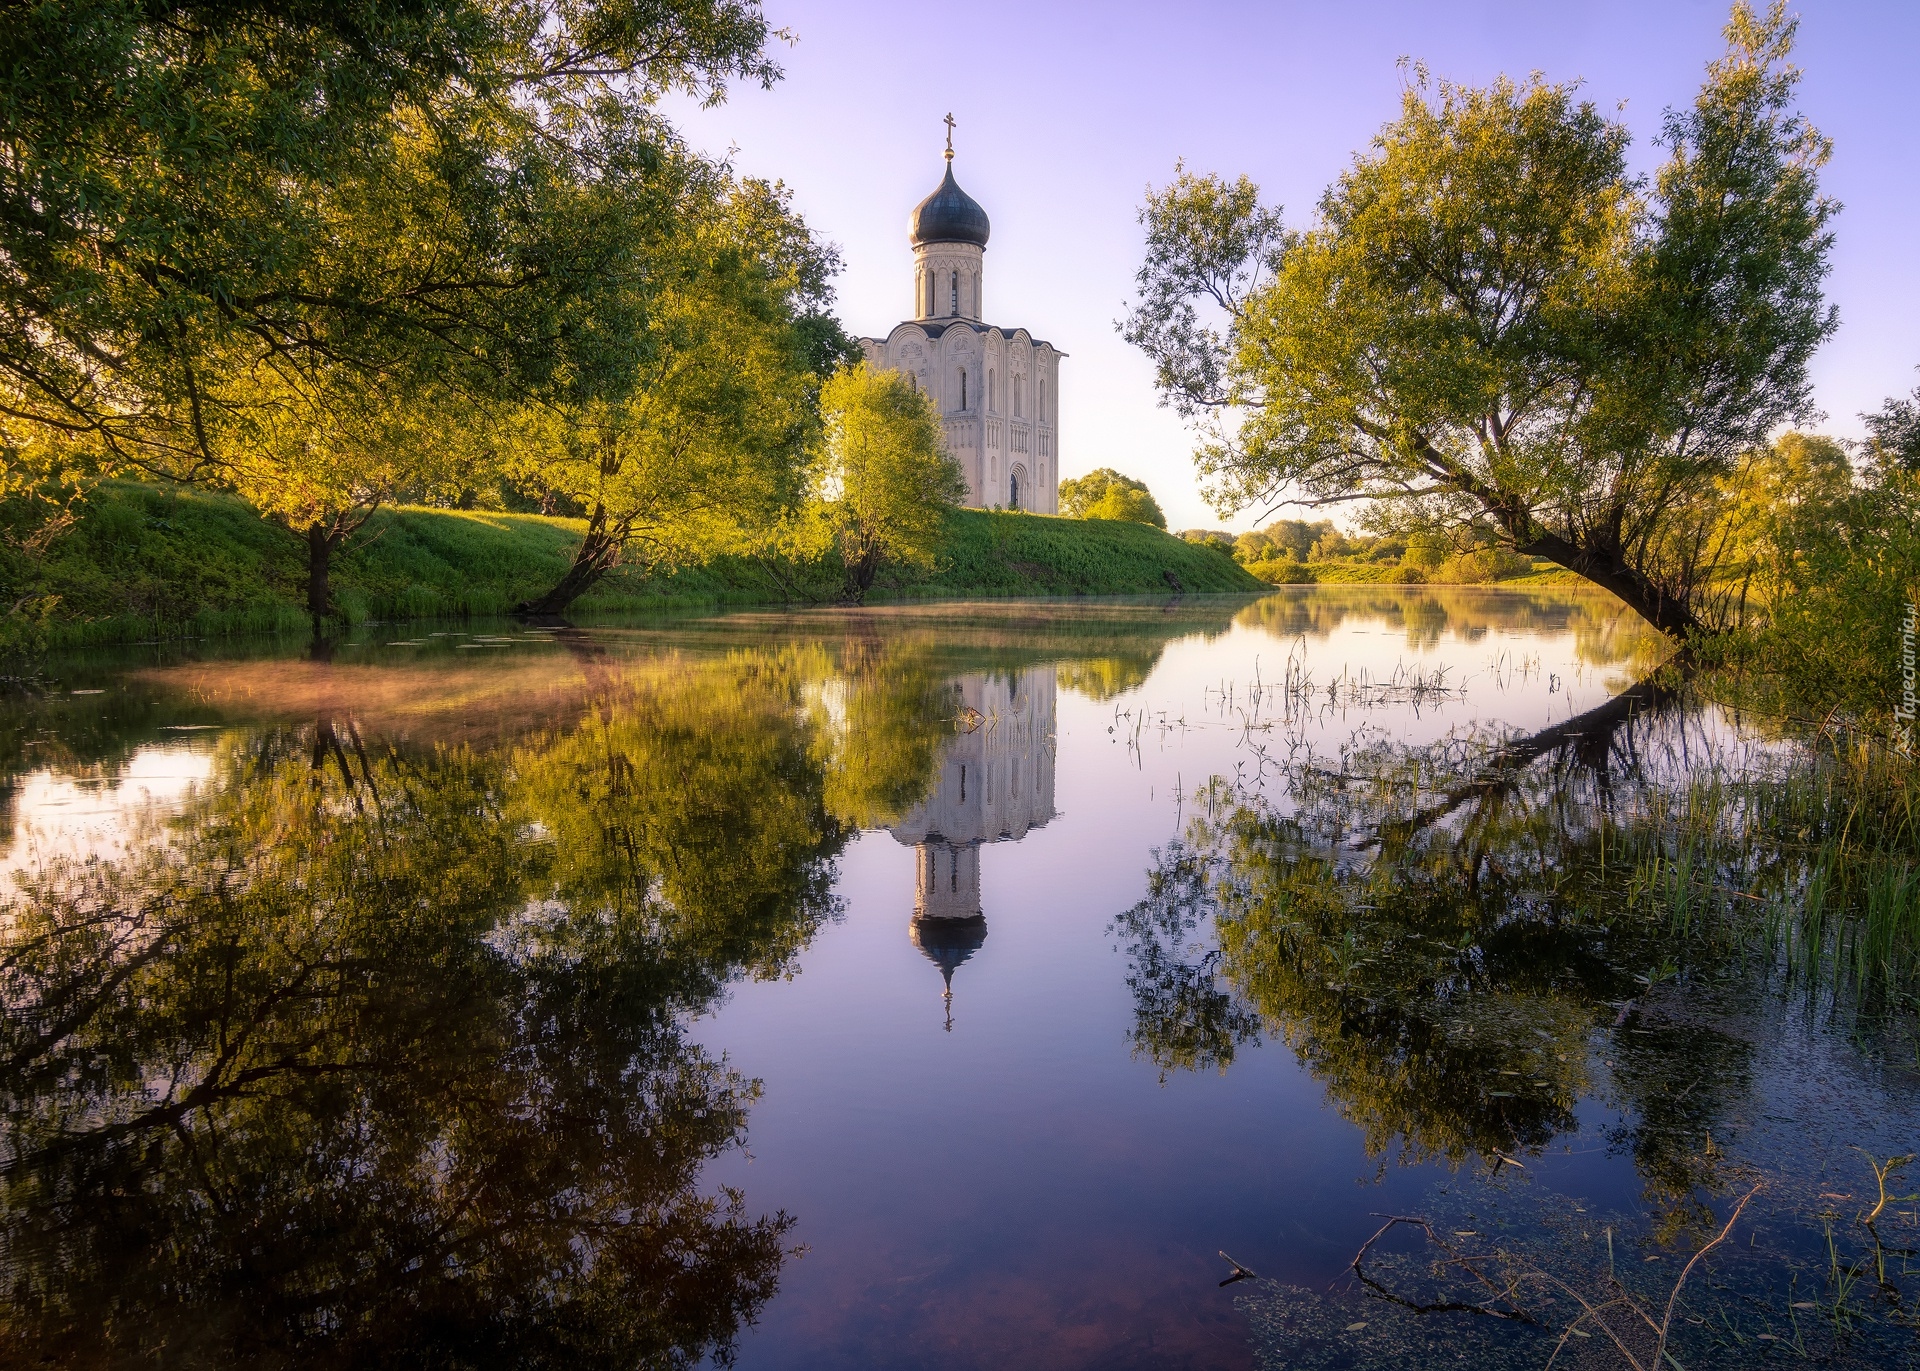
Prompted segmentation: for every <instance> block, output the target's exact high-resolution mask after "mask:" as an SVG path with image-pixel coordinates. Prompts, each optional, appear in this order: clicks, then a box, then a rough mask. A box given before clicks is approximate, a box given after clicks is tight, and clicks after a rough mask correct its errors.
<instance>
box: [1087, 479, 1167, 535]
mask: <svg viewBox="0 0 1920 1371" xmlns="http://www.w3.org/2000/svg"><path fill="white" fill-rule="evenodd" d="M1080 517H1081V518H1083V519H1113V520H1116V521H1119V522H1121V523H1128V524H1151V525H1152V526H1153V527H1155V528H1165V527H1166V526H1167V516H1166V515H1164V514H1162V513H1161V512H1160V506H1159V505H1158V504H1156V503H1154V499H1153V496H1151V495H1149V494H1148V493H1147V489H1146V487H1145V486H1141V487H1140V488H1139V489H1137V490H1134V489H1129V488H1128V487H1126V486H1110V487H1108V489H1107V493H1106V494H1105V495H1102V496H1101V497H1100V498H1099V499H1098V500H1095V501H1094V502H1093V503H1092V504H1091V505H1089V506H1087V507H1086V509H1085V511H1084V512H1083V513H1082V514H1081V516H1080Z"/></svg>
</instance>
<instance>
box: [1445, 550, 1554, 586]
mask: <svg viewBox="0 0 1920 1371" xmlns="http://www.w3.org/2000/svg"><path fill="white" fill-rule="evenodd" d="M1532 570H1533V561H1532V559H1530V558H1527V557H1522V556H1521V555H1520V554H1519V553H1517V552H1515V551H1514V550H1513V549H1512V548H1507V547H1477V548H1475V549H1474V550H1473V551H1471V552H1461V553H1456V554H1454V555H1453V556H1451V557H1449V558H1447V559H1446V561H1444V562H1442V563H1441V564H1440V565H1439V567H1437V568H1436V569H1435V570H1434V572H1433V574H1432V575H1431V576H1430V577H1428V578H1427V579H1429V580H1433V581H1440V582H1452V583H1453V584H1455V585H1483V584H1485V583H1486V582H1488V581H1500V580H1505V579H1506V578H1507V577H1509V576H1525V575H1527V574H1529V573H1530V572H1531V571H1532Z"/></svg>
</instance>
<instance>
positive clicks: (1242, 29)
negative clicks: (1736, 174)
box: [670, 0, 1920, 529]
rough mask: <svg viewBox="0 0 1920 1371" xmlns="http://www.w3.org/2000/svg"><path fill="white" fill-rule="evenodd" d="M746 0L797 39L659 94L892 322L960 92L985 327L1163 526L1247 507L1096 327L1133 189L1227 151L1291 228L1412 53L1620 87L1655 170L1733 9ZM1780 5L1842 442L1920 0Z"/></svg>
mask: <svg viewBox="0 0 1920 1371" xmlns="http://www.w3.org/2000/svg"><path fill="white" fill-rule="evenodd" d="M765 6H766V13H767V17H768V19H769V20H770V21H771V23H772V24H773V25H774V26H775V27H776V28H781V29H785V30H786V31H787V32H788V33H789V34H790V35H791V41H790V42H780V43H777V44H776V45H775V46H776V54H777V56H778V59H779V61H780V62H781V65H782V66H783V67H784V68H785V71H786V75H785V78H784V79H783V80H781V81H780V82H779V83H777V84H776V85H775V86H774V87H773V88H772V89H771V90H765V91H763V90H760V89H758V88H756V87H748V88H738V87H736V88H735V89H734V90H733V91H732V92H731V93H730V94H729V96H728V98H727V100H726V102H725V103H724V104H722V105H720V106H717V107H714V108H710V109H700V108H697V107H696V106H694V105H693V104H691V103H690V102H684V101H682V102H676V103H675V104H674V105H672V106H671V107H670V110H671V115H672V117H673V118H674V120H675V122H676V123H677V124H678V125H679V126H680V127H681V129H682V130H683V131H684V132H685V133H686V134H687V136H688V137H689V139H690V140H691V141H692V142H693V144H694V145H695V146H696V147H698V148H700V149H701V150H703V151H705V152H708V153H711V154H715V155H722V156H725V155H731V158H732V161H733V165H734V167H735V169H736V170H737V171H738V172H740V173H741V174H742V175H747V176H756V177H766V178H768V179H771V180H779V181H783V182H784V183H786V185H787V186H788V187H789V188H790V189H791V191H792V193H793V201H794V205H795V207H796V208H797V209H798V210H799V211H800V213H801V214H802V215H803V216H804V217H805V218H806V220H807V222H808V223H809V224H810V225H812V226H813V228H814V229H815V231H816V232H818V233H819V234H820V235H822V236H823V237H824V238H826V239H828V240H830V241H831V242H833V243H834V244H836V245H837V246H838V248H839V250H840V252H841V254H842V256H843V258H844V262H845V270H844V272H843V274H842V276H841V277H840V280H839V284H838V296H839V313H840V317H841V319H842V320H843V321H844V322H845V324H846V325H847V327H848V328H849V329H850V330H851V331H853V332H854V333H856V334H869V335H884V334H885V333H886V332H887V330H888V329H890V328H891V327H892V326H893V325H894V324H896V323H898V322H899V321H900V320H901V319H903V318H907V317H909V316H910V315H911V313H912V308H911V306H912V279H913V278H912V253H911V250H910V248H909V247H908V245H907V236H906V232H907V216H908V214H909V213H910V212H911V211H912V209H913V207H914V205H916V204H917V203H918V202H919V201H920V200H921V199H922V198H923V197H925V196H926V195H928V194H930V193H931V192H932V191H933V189H934V187H935V186H936V185H938V184H939V181H940V175H941V170H942V167H941V150H942V147H943V146H944V141H945V136H946V129H945V126H944V125H943V124H942V122H941V121H942V118H943V117H944V116H945V115H946V114H947V113H949V112H951V113H952V114H953V117H954V120H955V122H956V125H957V128H956V132H955V135H954V148H955V161H954V173H955V176H956V178H957V179H958V180H959V182H960V184H961V186H962V187H963V188H964V189H965V190H966V191H967V192H968V193H969V194H970V195H972V196H973V197H974V199H976V200H978V201H979V202H980V204H981V205H982V206H984V207H985V209H986V211H987V214H988V216H989V217H990V218H991V220H992V224H993V233H992V239H991V241H990V243H989V245H988V248H987V256H986V280H985V292H984V294H985V304H986V311H985V313H986V321H987V322H988V323H991V324H999V325H1002V326H1005V327H1009V328H1026V329H1027V330H1028V331H1029V332H1031V333H1032V334H1033V335H1034V336H1035V337H1037V338H1044V339H1046V340H1047V341H1049V342H1051V343H1052V344H1054V346H1056V347H1058V348H1060V349H1061V350H1063V351H1064V352H1065V353H1066V354H1067V360H1066V361H1065V362H1063V363H1062V364H1061V382H1060V398H1059V404H1060V472H1061V475H1062V476H1075V475H1079V474H1082V473H1084V472H1086V471H1089V470H1092V469H1093V468H1095V467H1101V466H1108V467H1114V468H1116V469H1118V470H1120V471H1123V472H1125V473H1127V474H1128V475H1131V476H1135V477H1137V478H1139V479H1141V480H1144V481H1145V482H1146V483H1147V484H1148V486H1149V487H1150V488H1151V489H1152V491H1153V493H1154V495H1155V496H1156V498H1157V499H1158V500H1159V501H1160V503H1161V505H1162V507H1163V508H1164V509H1165V510H1166V513H1167V518H1168V522H1169V527H1171V528H1175V529H1179V528H1189V527H1207V528H1232V529H1241V528H1247V527H1251V525H1252V512H1247V513H1243V514H1242V515H1240V516H1239V517H1237V518H1227V517H1223V516H1221V515H1220V514H1218V513H1216V512H1215V511H1213V510H1211V509H1210V508H1209V507H1208V506H1207V505H1206V503H1205V502H1204V501H1203V500H1202V499H1201V497H1200V493H1199V489H1198V485H1197V482H1196V480H1195V477H1194V473H1193V463H1192V456H1191V454H1192V449H1193V440H1192V437H1191V435H1190V434H1189V433H1188V432H1187V431H1186V430H1185V429H1184V428H1183V427H1182V425H1181V424H1180V422H1179V421H1178V420H1177V419H1176V418H1175V416H1174V415H1173V414H1172V412H1171V411H1169V410H1166V409H1163V408H1160V407H1159V405H1158V402H1157V397H1156V395H1155V392H1154V388H1153V378H1152V372H1151V369H1150V368H1149V367H1148V365H1147V363H1146V361H1145V359H1144V358H1143V357H1142V356H1141V355H1140V354H1139V353H1138V352H1137V351H1135V350H1134V349H1132V348H1130V347H1128V346H1127V345H1126V344H1125V343H1123V342H1122V341H1121V339H1120V337H1119V335H1118V333H1117V332H1116V330H1115V321H1116V320H1118V319H1119V318H1120V317H1121V316H1122V315H1123V314H1124V313H1125V312H1126V308H1127V303H1128V301H1129V299H1130V297H1131V294H1132V290H1133V284H1134V273H1135V272H1136V271H1137V270H1138V269H1139V264H1140V257H1141V249H1142V237H1141V229H1140V225H1139V221H1138V211H1139V206H1140V204H1141V201H1142V199H1143V196H1144V192H1145V189H1146V187H1147V186H1148V185H1149V184H1152V185H1163V184H1165V183H1166V182H1167V181H1168V180H1169V179H1170V178H1171V176H1172V174H1173V168H1174V164H1175V162H1176V161H1178V160H1180V159H1185V161H1186V164H1187V165H1188V166H1189V167H1190V168H1192V169H1193V170H1195V171H1200V172H1218V173H1221V174H1223V175H1226V176H1229V177H1232V176H1237V175H1239V174H1241V173H1243V172H1244V173H1246V174H1247V175H1249V176H1251V177H1252V178H1253V179H1254V180H1255V181H1256V182H1257V183H1258V184H1259V185H1260V187H1261V190H1262V192H1263V196H1264V198H1265V199H1266V201H1267V202H1268V203H1269V204H1272V203H1278V204H1280V205H1282V206H1283V207H1284V210H1285V214H1286V218H1287V222H1288V223H1289V224H1291V225H1293V226H1296V227H1303V226H1305V225H1307V224H1309V223H1310V222H1311V220H1312V214H1313V207H1314V204H1315V202H1316V201H1317V200H1318V198H1319V196H1320V193H1321V191H1322V190H1323V189H1325V187H1326V186H1327V184H1328V183H1329V182H1330V181H1331V180H1333V178H1334V177H1336V176H1337V175H1338V174H1339V173H1340V171H1341V170H1342V169H1343V168H1344V167H1345V166H1346V165H1347V164H1348V163H1350V162H1351V161H1352V159H1353V157H1354V155H1355V154H1356V153H1357V152H1359V151H1361V150H1363V149H1364V148H1365V147H1366V146H1367V144H1368V142H1369V141H1370V140H1371V139H1372V137H1373V136H1374V134H1375V133H1377V132H1378V131H1379V129H1380V127H1381V125H1383V124H1385V123H1386V122H1388V121H1389V120H1390V119H1392V118H1393V117H1394V116H1395V114H1396V112H1397V110H1398V105H1399V99H1400V92H1401V89H1402V86H1401V82H1402V79H1403V76H1402V72H1401V71H1400V69H1399V67H1398V66H1397V59H1398V58H1400V57H1402V56H1406V57H1412V58H1416V59H1419V60H1421V61H1424V62H1425V63H1426V65H1427V66H1428V68H1429V69H1430V70H1431V71H1432V72H1433V74H1434V75H1435V76H1437V77H1444V78H1446V79H1448V80H1452V81H1456V82H1462V83H1468V84H1476V85H1477V84H1482V83H1485V82H1487V81H1489V80H1491V79H1492V78H1494V77H1495V76H1497V75H1499V74H1501V73H1506V74H1508V75H1511V76H1514V77H1524V76H1525V75H1526V74H1528V73H1529V72H1533V71H1539V72H1541V73H1542V74H1543V75H1544V76H1546V77H1547V78H1548V79H1549V80H1553V81H1566V80H1574V79H1577V80H1580V81H1581V82H1582V83H1583V88H1584V91H1585V93H1586V94H1587V95H1588V96H1589V97H1590V98H1591V99H1593V100H1594V101H1595V102H1596V103H1597V104H1598V105H1599V106H1600V107H1601V108H1602V109H1603V110H1606V111H1614V110H1615V109H1616V107H1618V106H1620V105H1621V102H1623V101H1624V102H1625V104H1624V108H1622V109H1620V111H1619V113H1618V115H1617V117H1619V118H1622V119H1624V120H1625V121H1626V123H1627V124H1628V126H1629V127H1630V128H1631V129H1632V131H1633V134H1634V147H1633V151H1632V158H1633V162H1634V165H1635V168H1636V169H1637V170H1641V171H1651V170H1652V169H1653V168H1654V167H1656V166H1657V165H1658V164H1659V162H1660V160H1661V155H1662V154H1661V151H1660V149H1658V148H1656V147H1654V146H1653V138H1654V136H1655V135H1656V133H1657V132H1658V128H1659V122H1660V116H1661V113H1662V111H1663V110H1665V109H1667V108H1670V107H1675V106H1684V105H1686V104H1688V103H1690V102H1691V100H1692V98H1693V95H1694V93H1695V92H1696V91H1697V90H1698V88H1699V85H1700V81H1701V78H1702V76H1703V75H1704V71H1705V67H1706V64H1707V62H1708V61H1710V60H1711V59H1712V58H1714V57H1715V56H1717V55H1719V53H1720V52H1721V51H1723V49H1724V43H1723V40H1722V39H1721V36H1720V29H1721V27H1722V25H1723V24H1724V23H1725V20H1726V13H1727V11H1726V7H1725V6H1724V5H1723V4H1721V3H1720V2H1719V0H1651V2H1650V0H1608V2H1607V3H1593V2H1592V0H1535V3H1521V2H1520V0H1343V3H1331V2H1330V0H1319V3H1266V4H1254V3H1223V2H1209V0H1186V2H1185V3H1180V4H1164V3H1163V4H1153V5H1136V4H1077V3H1076V4H1048V3H1044V2H1043V0H1029V3H1025V4H1010V3H1003V0H972V3H969V4H966V5H958V4H927V3H919V4H916V3H912V0H890V3H885V4H881V3H875V2H874V0H831V3H828V2H827V0H765ZM1794 10H1795V12H1796V13H1797V14H1798V15H1799V16H1800V18H1801V25H1800V35H1799V45H1798V49H1797V51H1796V54H1795V61H1796V62H1797V64H1798V65H1799V66H1800V67H1801V68H1802V69H1803V70H1804V72H1805V80H1804V82H1803V83H1802V85H1801V88H1800V104H1801V108H1802V109H1803V110H1804V111H1805V112H1806V113H1807V114H1808V116H1809V117H1810V118H1811V119H1812V120H1813V122H1814V124H1815V125H1816V126H1817V127H1818V128H1819V129H1820V130H1821V131H1822V132H1823V133H1825V134H1827V135H1828V136H1829V137H1830V138H1832V139H1833V141H1834V155H1833V160H1832V161H1831V162H1830V163H1829V164H1828V167H1827V168H1826V171H1825V172H1824V174H1823V183H1822V184H1823V188H1824V189H1825V191H1826V192H1827V194H1829V195H1830V196H1832V197H1833V198H1835V199H1836V200H1838V201H1840V203H1841V204H1842V206H1843V209H1842V212H1841V214H1840V215H1839V217H1838V219H1837V221H1836V224H1835V231H1836V233H1837V242H1836V245H1835V247H1834V252H1833V258H1832V266H1833V270H1832V274H1831V275H1830V276H1829V278H1828V281H1827V291H1828V298H1829V299H1830V300H1831V301H1832V302H1833V303H1835V304H1836V305H1838V307H1839V310H1840V327H1839V330H1838V332H1837V333H1836V334H1835V335H1834V336H1833V338H1832V339H1830V340H1829V341H1828V342H1827V344H1826V345H1825V346H1824V347H1823V348H1822V349H1821V351H1820V353H1819V354H1818V356H1817V357H1816V358H1815V360H1814V364H1813V378H1814V384H1815V396H1816V400H1817V402H1818V404H1819V405H1820V407H1821V409H1823V410H1824V411H1825V412H1826V414H1827V419H1826V421H1825V422H1824V423H1823V424H1821V425H1818V426H1817V427H1819V428H1820V429H1821V430H1822V431H1824V432H1829V433H1833V434H1835V435H1837V436H1843V437H1856V436H1858V435H1859V434H1860V433H1861V431H1862V427H1861V424H1860V421H1859V417H1858V416H1859V414H1860V413H1861V411H1864V410H1871V409H1877V408H1879V406H1880V405H1881V403H1882V402H1883V401H1884V400H1885V399H1886V398H1887V397H1888V396H1890V395H1895V394H1905V393H1906V392H1908V391H1910V390H1911V389H1912V388H1913V387H1914V384H1915V382H1916V381H1917V380H1920V376H1916V373H1915V370H1914V368H1915V366H1916V365H1920V137H1917V136H1916V135H1920V102H1916V100H1915V57H1916V54H1920V0H1799V3H1797V4H1796V5H1795V6H1794ZM1287 513H1289V514H1290V513H1295V512H1294V511H1288V512H1287ZM1282 517H1286V514H1283V515H1282Z"/></svg>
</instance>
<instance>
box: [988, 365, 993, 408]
mask: <svg viewBox="0 0 1920 1371" xmlns="http://www.w3.org/2000/svg"><path fill="white" fill-rule="evenodd" d="M987 413H989V414H991V413H993V372H992V371H988V372H987Z"/></svg>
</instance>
